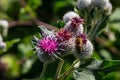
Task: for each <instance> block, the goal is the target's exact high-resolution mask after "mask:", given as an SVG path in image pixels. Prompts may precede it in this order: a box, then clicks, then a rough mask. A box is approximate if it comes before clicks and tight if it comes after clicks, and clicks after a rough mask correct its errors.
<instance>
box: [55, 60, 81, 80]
mask: <svg viewBox="0 0 120 80" xmlns="http://www.w3.org/2000/svg"><path fill="white" fill-rule="evenodd" d="M77 62H79V59H77V60H75V61H74V62H73V64H72V65H71V66H70V67H69V68H68V69H67V70H66V71H65V72H64V73H63V74H61V75H60V76H59V78H57V80H60V79H64V78H65V77H66V76H67V75H69V74H70V73H71V72H72V71H73V70H74V65H75V64H76V63H77Z"/></svg>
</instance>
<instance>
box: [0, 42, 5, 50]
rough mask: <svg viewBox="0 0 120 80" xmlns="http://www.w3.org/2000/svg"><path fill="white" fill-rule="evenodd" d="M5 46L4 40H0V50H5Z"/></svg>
mask: <svg viewBox="0 0 120 80" xmlns="http://www.w3.org/2000/svg"><path fill="white" fill-rule="evenodd" d="M5 48H6V43H5V42H0V50H3V51H5Z"/></svg>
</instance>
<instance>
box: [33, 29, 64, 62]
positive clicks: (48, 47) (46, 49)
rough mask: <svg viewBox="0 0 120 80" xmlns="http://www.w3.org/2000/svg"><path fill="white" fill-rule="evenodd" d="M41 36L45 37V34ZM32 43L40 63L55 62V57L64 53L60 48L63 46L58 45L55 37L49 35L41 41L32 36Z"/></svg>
mask: <svg viewBox="0 0 120 80" xmlns="http://www.w3.org/2000/svg"><path fill="white" fill-rule="evenodd" d="M43 32H44V31H43ZM43 34H44V35H45V34H47V33H43ZM32 43H33V46H34V50H35V52H36V54H37V56H38V57H39V59H40V61H42V62H52V61H55V59H56V56H57V55H60V53H61V52H62V51H64V49H62V48H63V47H62V46H64V45H63V44H62V43H59V42H58V39H57V38H56V37H55V35H53V34H51V33H50V34H47V35H45V36H43V38H42V39H39V38H37V37H35V36H34V40H33V41H32ZM60 51H61V52H60Z"/></svg>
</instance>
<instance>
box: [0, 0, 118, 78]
mask: <svg viewBox="0 0 120 80" xmlns="http://www.w3.org/2000/svg"><path fill="white" fill-rule="evenodd" d="M24 1H25V2H26V6H24ZM111 3H112V4H113V13H112V14H111V15H110V16H109V20H108V22H107V26H106V28H105V29H104V30H103V31H102V33H101V35H99V37H98V38H96V39H94V40H93V44H94V48H95V49H94V55H93V57H95V58H97V59H110V60H120V0H111ZM75 4H76V1H75V0H23V1H22V0H0V20H8V21H10V22H11V21H16V22H21V21H23V22H27V21H32V20H33V18H34V17H37V18H38V19H39V20H40V21H43V22H45V23H48V24H51V25H53V26H56V27H58V28H59V26H58V25H57V20H62V16H63V15H64V14H65V13H66V12H68V11H73V10H74V5H75ZM23 6H24V7H23ZM28 11H31V13H29V12H28ZM11 23H12V22H11ZM39 32H40V29H39V28H38V27H37V25H36V24H34V23H30V24H29V25H15V26H12V27H10V28H9V31H8V35H7V37H4V41H5V42H6V43H7V50H6V51H5V52H4V51H0V80H29V79H30V80H32V79H33V80H35V79H38V80H39V76H40V73H41V70H42V68H43V63H42V62H40V61H39V60H38V58H37V56H36V55H35V54H34V52H33V51H32V45H31V41H32V40H33V35H36V34H37V33H39ZM64 59H65V64H64V67H63V71H65V70H66V69H67V68H68V67H69V66H70V65H71V64H72V62H73V60H74V57H73V56H72V55H69V56H67V57H65V58H64ZM57 64H58V61H56V62H54V63H51V64H49V66H48V69H47V72H46V74H45V78H44V79H45V80H53V77H54V74H55V71H56V68H57ZM118 68H120V67H119V66H118ZM103 77H104V80H120V69H119V70H116V71H114V72H110V73H109V74H106V75H105V76H103ZM66 80H74V79H73V76H72V74H71V75H69V76H68V77H67V78H66Z"/></svg>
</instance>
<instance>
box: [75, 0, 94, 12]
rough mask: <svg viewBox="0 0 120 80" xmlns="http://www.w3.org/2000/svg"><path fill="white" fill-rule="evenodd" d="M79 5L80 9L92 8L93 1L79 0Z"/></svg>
mask: <svg viewBox="0 0 120 80" xmlns="http://www.w3.org/2000/svg"><path fill="white" fill-rule="evenodd" d="M77 3H78V4H77V7H78V9H80V10H84V9H90V8H91V4H92V1H91V0H77Z"/></svg>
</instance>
